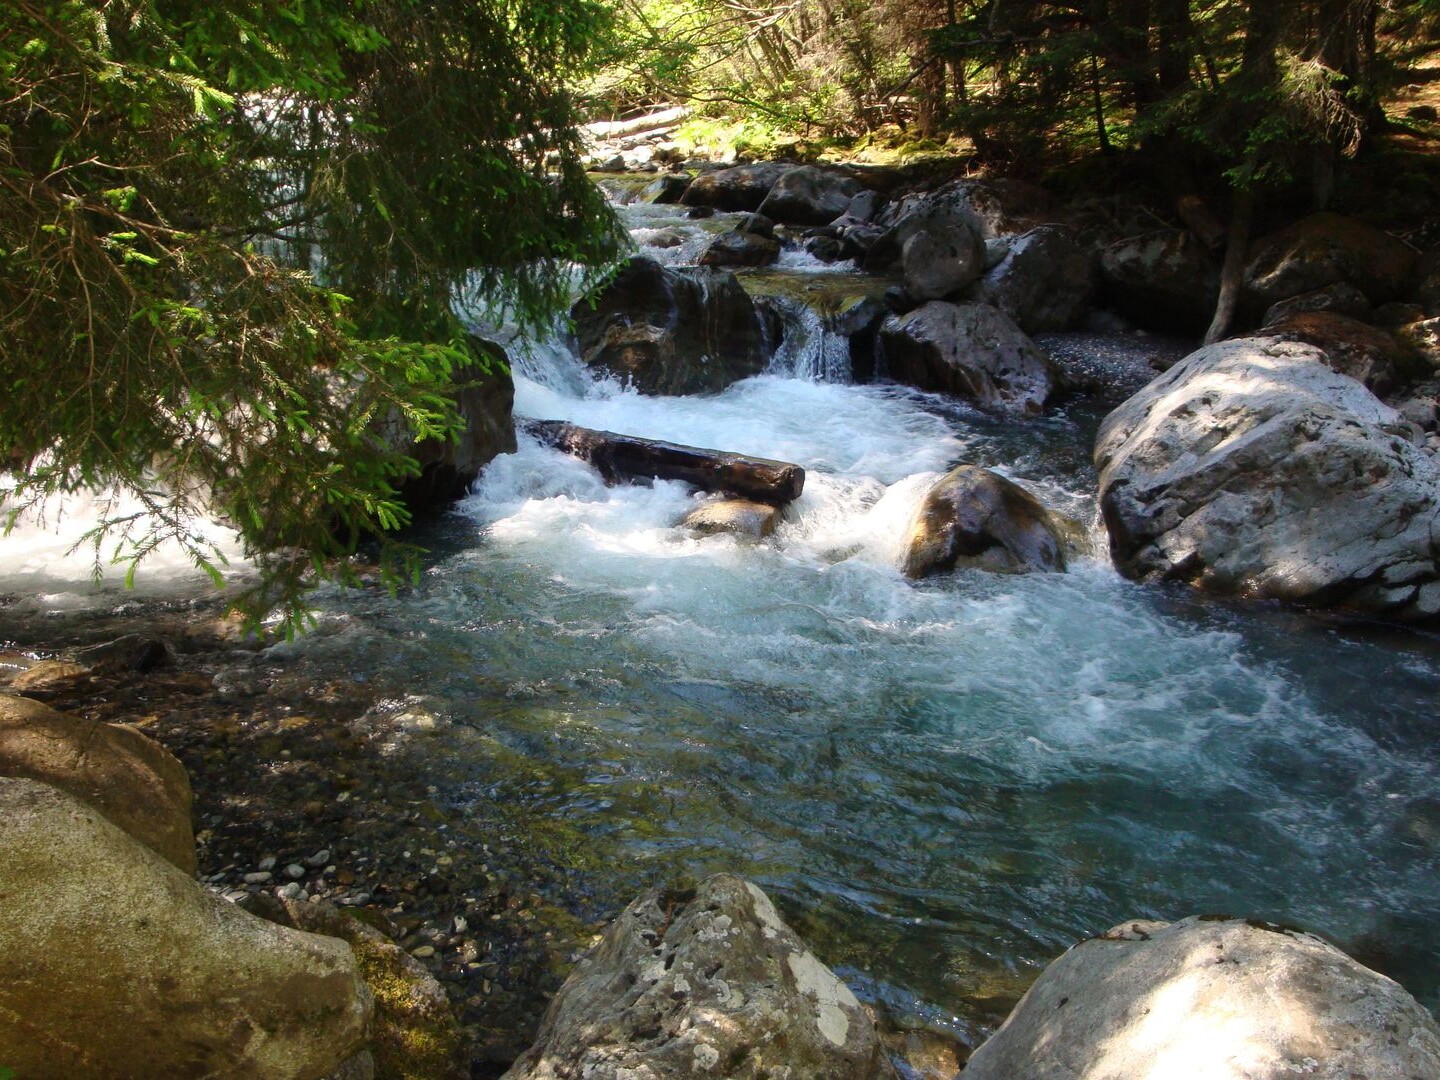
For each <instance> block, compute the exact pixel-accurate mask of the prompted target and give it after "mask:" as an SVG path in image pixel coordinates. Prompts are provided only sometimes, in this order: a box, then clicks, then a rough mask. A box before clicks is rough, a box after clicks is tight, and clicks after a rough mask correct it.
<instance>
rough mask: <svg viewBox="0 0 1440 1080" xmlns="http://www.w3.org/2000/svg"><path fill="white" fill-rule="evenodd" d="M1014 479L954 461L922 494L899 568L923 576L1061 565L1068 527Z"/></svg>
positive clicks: (1015, 571) (1057, 567)
mask: <svg viewBox="0 0 1440 1080" xmlns="http://www.w3.org/2000/svg"><path fill="white" fill-rule="evenodd" d="M1073 528H1074V527H1073V526H1067V525H1066V524H1065V523H1064V522H1063V521H1062V520H1061V519H1060V518H1059V517H1058V516H1057V515H1055V514H1052V513H1051V512H1050V511H1049V510H1047V509H1046V508H1045V505H1044V504H1043V503H1041V502H1040V500H1039V499H1037V498H1035V496H1034V495H1031V494H1030V493H1029V492H1028V491H1026V490H1025V489H1024V488H1022V487H1021V486H1020V485H1019V484H1016V483H1013V482H1011V481H1009V480H1007V479H1005V477H1003V476H1001V475H1000V474H998V473H993V472H991V471H990V470H989V469H982V468H980V467H979V466H978V465H959V466H956V467H955V468H954V469H952V470H951V471H950V472H949V473H947V474H946V475H945V476H944V477H942V478H941V479H940V480H939V481H938V482H937V483H936V484H935V486H934V487H932V488H931V489H930V491H929V492H928V493H927V494H926V496H925V500H924V501H923V502H922V503H921V504H920V509H919V510H918V511H917V512H916V515H915V520H914V521H913V522H912V523H911V525H910V535H909V537H908V538H907V540H906V543H905V555H904V561H903V564H902V565H903V568H904V571H905V576H906V577H911V578H923V577H929V576H931V575H932V574H942V573H945V572H947V571H950V570H961V569H968V568H972V567H973V568H976V569H980V570H989V571H992V572H994V573H1002V574H1018V573H1025V572H1027V571H1031V570H1038V571H1047V572H1059V571H1063V570H1064V569H1065V540H1064V539H1063V537H1064V534H1065V533H1066V532H1067V531H1069V530H1071V529H1073Z"/></svg>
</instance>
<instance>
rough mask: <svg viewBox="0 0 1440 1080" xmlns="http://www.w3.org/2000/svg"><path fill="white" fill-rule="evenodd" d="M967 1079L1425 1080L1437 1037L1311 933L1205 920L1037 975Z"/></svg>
mask: <svg viewBox="0 0 1440 1080" xmlns="http://www.w3.org/2000/svg"><path fill="white" fill-rule="evenodd" d="M964 1077H965V1080H1022V1078H1023V1080H1082V1078H1083V1080H1179V1078H1182V1077H1183V1078H1184V1080H1293V1078H1295V1077H1304V1078H1305V1080H1360V1078H1363V1080H1422V1078H1425V1080H1430V1078H1434V1077H1440V1027H1437V1026H1436V1023H1435V1020H1434V1019H1433V1018H1432V1017H1431V1016H1430V1014H1429V1013H1428V1012H1426V1011H1425V1009H1424V1008H1423V1007H1422V1006H1421V1005H1420V1004H1419V1002H1417V1001H1416V1000H1415V999H1414V998H1413V997H1411V996H1410V995H1409V994H1408V993H1406V992H1405V990H1404V989H1402V988H1401V987H1400V986H1399V985H1397V984H1396V983H1394V982H1392V981H1391V980H1389V979H1387V978H1385V976H1383V975H1380V974H1377V973H1376V972H1374V971H1371V970H1370V969H1369V968H1366V967H1363V966H1361V965H1360V964H1358V963H1356V962H1355V961H1354V960H1352V959H1350V957H1348V956H1346V955H1345V954H1344V953H1342V952H1340V950H1338V949H1336V948H1334V947H1333V946H1331V945H1327V944H1326V943H1325V942H1324V941H1321V940H1320V939H1319V938H1317V937H1314V936H1312V935H1310V934H1304V933H1300V932H1298V931H1294V930H1287V929H1283V928H1281V927H1277V926H1270V925H1268V924H1265V923H1258V922H1254V921H1246V920H1243V919H1229V918H1221V919H1216V918H1211V917H1205V916H1199V917H1192V918H1188V919H1182V920H1180V921H1179V922H1175V923H1168V924H1167V923H1159V922H1136V923H1126V924H1124V925H1123V926H1118V927H1116V928H1115V929H1113V930H1111V931H1110V932H1108V933H1106V934H1103V935H1102V936H1100V937H1098V938H1092V939H1090V940H1088V941H1082V942H1081V943H1080V944H1078V945H1076V946H1075V947H1074V948H1072V949H1071V950H1070V951H1069V952H1067V953H1065V955H1064V956H1062V957H1060V959H1058V960H1056V961H1055V962H1054V963H1053V964H1051V965H1050V966H1049V967H1048V968H1046V969H1045V971H1044V972H1043V973H1042V974H1041V976H1040V978H1039V979H1038V980H1037V981H1036V983H1035V985H1034V986H1032V987H1031V988H1030V990H1029V992H1028V993H1027V994H1026V995H1025V996H1024V997H1023V998H1021V1000H1020V1004H1019V1005H1017V1006H1016V1007H1015V1011H1014V1012H1012V1013H1011V1014H1010V1017H1009V1019H1007V1020H1006V1021H1005V1023H1004V1025H1003V1026H1002V1027H1001V1028H1000V1030H999V1031H997V1032H996V1033H995V1035H994V1036H993V1037H992V1038H990V1039H989V1040H988V1041H987V1042H985V1043H984V1044H983V1045H982V1046H981V1047H980V1048H979V1049H978V1050H977V1051H976V1052H975V1053H974V1055H973V1056H972V1057H971V1058H970V1061H969V1063H968V1064H967V1065H966V1066H965V1072H964Z"/></svg>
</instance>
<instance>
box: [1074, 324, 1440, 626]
mask: <svg viewBox="0 0 1440 1080" xmlns="http://www.w3.org/2000/svg"><path fill="white" fill-rule="evenodd" d="M1325 361H1326V357H1325V355H1324V354H1323V353H1322V352H1321V350H1319V349H1318V348H1316V347H1314V346H1312V345H1307V344H1303V343H1300V342H1293V341H1283V340H1280V339H1277V338H1271V337H1251V338H1238V339H1235V340H1231V341H1225V342H1220V343H1219V344H1216V345H1211V346H1209V347H1207V348H1204V349H1201V350H1199V351H1198V352H1195V353H1192V354H1191V355H1190V356H1188V357H1186V358H1185V359H1184V360H1183V361H1181V362H1180V363H1179V364H1177V365H1176V366H1175V367H1173V368H1171V369H1170V370H1169V371H1168V372H1166V373H1165V374H1164V375H1162V376H1160V377H1159V378H1158V379H1156V380H1155V381H1154V382H1152V383H1150V384H1149V385H1148V386H1146V387H1145V388H1144V389H1142V390H1141V391H1140V392H1139V393H1137V394H1136V395H1135V396H1134V397H1132V398H1130V399H1129V400H1128V401H1126V402H1125V403H1124V404H1123V405H1121V406H1120V407H1119V408H1118V409H1116V410H1115V411H1114V412H1112V413H1111V414H1110V415H1109V416H1108V417H1106V418H1105V421H1104V423H1102V424H1101V426H1100V432H1099V435H1098V437H1097V439H1096V444H1095V462H1096V465H1097V466H1098V467H1099V469H1100V505H1101V510H1102V511H1103V513H1104V517H1105V524H1106V526H1107V528H1108V530H1109V533H1110V550H1111V554H1112V556H1113V557H1114V560H1115V563H1116V565H1117V566H1118V567H1119V568H1120V570H1121V571H1122V572H1123V573H1125V574H1126V575H1128V576H1130V577H1134V578H1142V579H1156V580H1180V581H1187V582H1190V583H1192V584H1194V585H1196V586H1199V587H1201V588H1203V589H1206V590H1209V591H1213V592H1218V593H1229V594H1233V595H1241V596H1254V597H1271V598H1275V599H1281V600H1289V601H1295V602H1298V603H1303V604H1307V605H1312V606H1316V607H1336V608H1344V609H1349V610H1353V611H1358V612H1363V613H1367V614H1374V615H1382V616H1386V617H1390V618H1396V619H1402V620H1421V619H1429V618H1432V617H1434V616H1435V615H1436V614H1437V613H1440V564H1437V552H1440V468H1437V466H1436V463H1435V460H1434V459H1433V458H1432V457H1430V456H1429V455H1427V454H1426V453H1424V452H1423V451H1422V450H1420V449H1419V448H1417V447H1416V446H1415V445H1413V444H1412V443H1411V442H1410V441H1409V439H1408V437H1406V435H1405V430H1406V429H1405V427H1404V425H1403V423H1402V421H1401V418H1400V416H1399V414H1398V413H1396V412H1395V411H1394V410H1393V409H1391V408H1389V407H1388V406H1386V405H1384V404H1382V403H1381V402H1380V401H1379V399H1377V398H1376V397H1375V396H1374V395H1373V394H1371V393H1370V392H1369V391H1368V390H1366V389H1365V387H1363V386H1361V385H1360V383H1358V382H1356V381H1355V380H1354V379H1351V378H1348V377H1347V376H1344V375H1341V374H1338V373H1337V372H1335V371H1332V370H1331V369H1330V367H1329V366H1327V364H1326V362H1325Z"/></svg>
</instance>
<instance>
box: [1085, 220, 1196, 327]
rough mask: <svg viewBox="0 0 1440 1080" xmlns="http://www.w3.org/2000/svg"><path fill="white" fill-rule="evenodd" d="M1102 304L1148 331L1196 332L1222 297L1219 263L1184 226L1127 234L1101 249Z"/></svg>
mask: <svg viewBox="0 0 1440 1080" xmlns="http://www.w3.org/2000/svg"><path fill="white" fill-rule="evenodd" d="M1100 276H1101V280H1102V284H1103V297H1104V301H1105V303H1106V304H1107V305H1108V306H1109V307H1111V308H1113V309H1114V310H1115V311H1117V312H1118V313H1119V314H1121V315H1123V316H1124V317H1125V318H1126V319H1129V320H1130V321H1131V322H1133V323H1135V324H1136V325H1137V326H1143V327H1145V328H1146V329H1148V330H1158V331H1163V332H1165V333H1172V334H1173V333H1184V332H1186V331H1190V332H1194V333H1196V334H1199V333H1200V332H1202V331H1204V330H1205V328H1206V327H1207V326H1208V325H1209V323H1210V319H1211V317H1212V316H1213V315H1214V313H1215V303H1216V301H1217V299H1218V298H1219V296H1220V262H1219V260H1218V259H1216V258H1215V256H1214V255H1213V254H1212V253H1211V252H1210V250H1209V249H1208V248H1207V247H1206V246H1205V245H1204V244H1202V243H1201V242H1200V241H1199V240H1198V239H1196V237H1195V235H1194V234H1193V233H1191V232H1190V231H1189V230H1188V229H1159V230H1155V231H1153V232H1148V233H1144V234H1142V235H1139V236H1129V237H1125V238H1123V239H1120V240H1116V241H1115V242H1114V243H1112V244H1110V245H1108V246H1107V247H1106V248H1105V249H1104V250H1103V251H1102V252H1101V253H1100Z"/></svg>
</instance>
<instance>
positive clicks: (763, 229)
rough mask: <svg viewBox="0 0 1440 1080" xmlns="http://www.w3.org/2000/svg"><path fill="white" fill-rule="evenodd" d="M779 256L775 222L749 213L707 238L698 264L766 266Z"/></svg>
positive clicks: (777, 259)
mask: <svg viewBox="0 0 1440 1080" xmlns="http://www.w3.org/2000/svg"><path fill="white" fill-rule="evenodd" d="M779 259H780V241H779V240H777V239H776V238H775V223H774V222H773V221H771V220H770V219H769V218H768V217H765V216H764V215H762V214H751V215H750V216H749V217H747V218H746V219H745V220H743V221H741V222H740V224H739V225H737V226H736V227H735V228H733V229H731V230H729V231H728V232H723V233H721V234H720V235H718V236H717V237H715V239H713V240H711V241H710V245H709V246H708V247H707V248H706V249H705V251H704V252H703V253H702V254H701V256H700V265H701V266H769V265H770V264H771V263H774V262H777V261H779Z"/></svg>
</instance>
